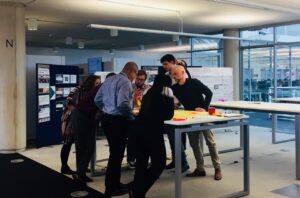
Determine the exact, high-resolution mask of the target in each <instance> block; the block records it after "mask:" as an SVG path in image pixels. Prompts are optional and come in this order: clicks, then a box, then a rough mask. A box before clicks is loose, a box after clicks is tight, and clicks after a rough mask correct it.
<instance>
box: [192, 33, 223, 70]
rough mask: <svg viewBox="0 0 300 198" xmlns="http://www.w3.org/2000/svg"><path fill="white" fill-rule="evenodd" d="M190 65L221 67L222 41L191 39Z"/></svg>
mask: <svg viewBox="0 0 300 198" xmlns="http://www.w3.org/2000/svg"><path fill="white" fill-rule="evenodd" d="M191 43H192V52H191V58H192V61H191V65H192V66H202V67H222V66H223V40H221V39H206V38H192V39H191Z"/></svg>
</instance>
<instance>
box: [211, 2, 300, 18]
mask: <svg viewBox="0 0 300 198" xmlns="http://www.w3.org/2000/svg"><path fill="white" fill-rule="evenodd" d="M207 1H213V2H216V3H222V4H230V5H235V6H241V7H247V8H253V9H260V10H267V11H279V12H288V13H293V14H297V15H299V14H300V12H299V10H295V9H290V8H284V7H281V6H276V5H272V4H264V3H257V2H253V1H250V0H207Z"/></svg>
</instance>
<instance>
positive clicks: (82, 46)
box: [78, 41, 84, 49]
mask: <svg viewBox="0 0 300 198" xmlns="http://www.w3.org/2000/svg"><path fill="white" fill-rule="evenodd" d="M78 48H79V49H83V48H84V42H83V41H79V42H78Z"/></svg>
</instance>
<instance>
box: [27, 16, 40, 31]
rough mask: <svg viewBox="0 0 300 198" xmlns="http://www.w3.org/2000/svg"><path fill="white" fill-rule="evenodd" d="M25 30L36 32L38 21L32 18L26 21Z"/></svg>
mask: <svg viewBox="0 0 300 198" xmlns="http://www.w3.org/2000/svg"><path fill="white" fill-rule="evenodd" d="M27 28H28V30H30V31H36V30H38V20H37V19H34V18H30V19H28V23H27Z"/></svg>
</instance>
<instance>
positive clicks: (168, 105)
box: [162, 87, 174, 120]
mask: <svg viewBox="0 0 300 198" xmlns="http://www.w3.org/2000/svg"><path fill="white" fill-rule="evenodd" d="M162 95H163V108H164V110H163V120H170V119H171V118H173V116H174V95H173V91H172V89H171V88H167V87H164V89H163V92H162Z"/></svg>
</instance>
